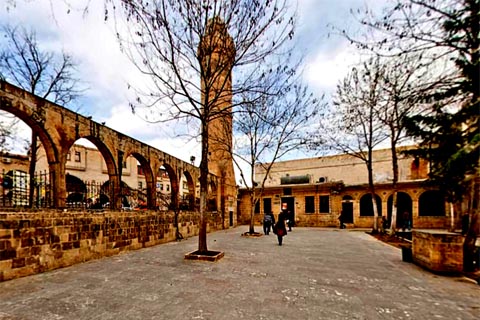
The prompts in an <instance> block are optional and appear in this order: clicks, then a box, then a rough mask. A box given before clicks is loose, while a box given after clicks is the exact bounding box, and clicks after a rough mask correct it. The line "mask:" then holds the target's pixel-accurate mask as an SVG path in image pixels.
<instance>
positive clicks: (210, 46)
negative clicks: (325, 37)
mask: <svg viewBox="0 0 480 320" xmlns="http://www.w3.org/2000/svg"><path fill="white" fill-rule="evenodd" d="M286 4H287V2H286V1H284V0H276V1H268V2H259V1H214V0H207V1H201V2H199V1H193V0H187V1H180V2H179V1H176V0H164V1H153V2H148V3H147V2H144V1H122V8H123V9H124V10H123V12H124V13H125V16H126V19H127V21H129V22H133V23H131V24H129V26H128V31H129V33H128V37H125V36H126V34H124V33H122V32H121V31H120V28H121V26H119V39H120V41H121V45H122V47H123V49H124V50H125V52H126V53H127V55H128V56H129V57H130V58H131V60H132V61H133V62H134V63H135V64H136V66H137V67H138V69H139V70H140V71H141V72H142V73H143V74H144V75H145V76H147V78H148V79H149V80H150V81H151V82H150V85H149V87H148V89H146V90H145V89H144V91H143V92H138V93H139V98H138V100H137V102H136V103H134V104H133V105H132V107H133V108H134V110H135V111H138V109H137V108H138V107H140V106H148V107H153V108H155V107H166V109H163V110H161V111H159V112H158V113H156V116H157V117H158V119H157V120H159V121H168V120H171V119H186V120H189V121H192V120H193V121H194V122H196V124H197V125H198V126H199V127H200V137H201V144H202V155H201V162H200V231H199V242H198V252H199V253H205V252H208V249H207V241H206V219H205V208H206V199H207V193H208V186H207V177H208V150H209V145H208V144H209V137H210V133H209V124H210V123H211V122H212V121H214V120H215V119H218V118H222V117H225V116H229V114H230V115H231V112H232V108H233V105H232V104H231V101H232V100H231V97H232V96H233V95H236V94H238V93H240V92H245V91H248V90H250V88H251V85H250V84H251V83H258V80H256V79H258V75H257V74H256V73H255V68H254V67H252V66H253V65H255V64H260V63H262V61H263V59H264V58H265V57H267V56H269V55H271V54H273V53H275V52H276V51H277V50H278V48H280V46H281V45H282V43H283V42H284V41H287V40H288V39H289V38H290V37H292V36H293V27H294V26H293V24H294V17H293V15H289V11H288V8H287V6H286ZM117 21H119V20H118V19H117ZM234 69H235V70H238V71H239V72H238V74H242V77H236V78H235V83H233V85H232V82H233V79H232V77H231V74H232V71H233V70H234ZM241 70H242V71H243V72H240V71H241ZM151 111H152V113H154V111H153V110H151Z"/></svg>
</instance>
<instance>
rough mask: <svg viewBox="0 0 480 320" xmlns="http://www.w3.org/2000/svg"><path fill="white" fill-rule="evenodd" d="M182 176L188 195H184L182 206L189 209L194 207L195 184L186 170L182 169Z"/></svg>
mask: <svg viewBox="0 0 480 320" xmlns="http://www.w3.org/2000/svg"><path fill="white" fill-rule="evenodd" d="M183 176H184V177H185V179H186V180H187V185H188V197H184V199H183V202H184V203H183V206H184V207H185V208H188V209H189V210H194V209H195V184H194V182H193V177H192V175H191V174H190V172H188V171H187V170H184V171H183Z"/></svg>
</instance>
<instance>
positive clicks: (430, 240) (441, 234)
mask: <svg viewBox="0 0 480 320" xmlns="http://www.w3.org/2000/svg"><path fill="white" fill-rule="evenodd" d="M464 239H465V237H464V236H462V235H460V234H458V233H452V232H447V231H441V230H413V231H412V255H413V261H414V262H415V263H416V264H418V265H420V266H422V267H424V268H426V269H429V270H431V271H433V272H438V273H460V272H462V271H463V242H464Z"/></svg>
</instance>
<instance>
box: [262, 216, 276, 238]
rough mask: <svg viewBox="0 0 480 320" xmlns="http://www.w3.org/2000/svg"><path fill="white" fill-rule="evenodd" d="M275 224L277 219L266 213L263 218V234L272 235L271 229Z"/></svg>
mask: <svg viewBox="0 0 480 320" xmlns="http://www.w3.org/2000/svg"><path fill="white" fill-rule="evenodd" d="M274 223H275V218H274V217H273V214H272V213H271V212H267V213H265V215H264V216H263V233H264V234H266V235H269V234H270V227H273V224H274Z"/></svg>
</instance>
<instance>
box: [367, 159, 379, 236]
mask: <svg viewBox="0 0 480 320" xmlns="http://www.w3.org/2000/svg"><path fill="white" fill-rule="evenodd" d="M370 159H371V157H370ZM367 169H368V186H369V189H370V195H371V197H372V207H373V231H374V232H377V231H378V224H377V218H378V209H377V199H376V197H375V186H374V182H373V167H372V161H371V160H369V161H367Z"/></svg>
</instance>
